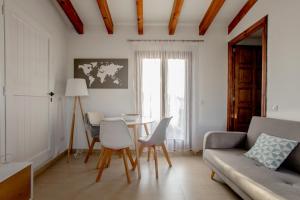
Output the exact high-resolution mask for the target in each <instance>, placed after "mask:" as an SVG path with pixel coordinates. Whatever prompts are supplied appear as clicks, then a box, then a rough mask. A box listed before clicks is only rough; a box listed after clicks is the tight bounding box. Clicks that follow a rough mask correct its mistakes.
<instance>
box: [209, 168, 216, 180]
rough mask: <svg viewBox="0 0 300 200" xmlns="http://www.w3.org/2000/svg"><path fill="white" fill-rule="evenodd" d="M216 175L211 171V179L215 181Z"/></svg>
mask: <svg viewBox="0 0 300 200" xmlns="http://www.w3.org/2000/svg"><path fill="white" fill-rule="evenodd" d="M215 175H216V172H215V171H213V170H211V174H210V179H211V180H214V176H215Z"/></svg>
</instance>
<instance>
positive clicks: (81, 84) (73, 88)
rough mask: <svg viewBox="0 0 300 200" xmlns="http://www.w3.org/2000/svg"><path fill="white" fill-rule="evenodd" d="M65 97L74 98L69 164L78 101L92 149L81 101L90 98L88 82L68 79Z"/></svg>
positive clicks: (87, 138)
mask: <svg viewBox="0 0 300 200" xmlns="http://www.w3.org/2000/svg"><path fill="white" fill-rule="evenodd" d="M65 96H68V97H74V104H73V116H72V123H71V128H70V140H69V147H68V159H67V161H68V162H69V161H70V157H71V153H72V152H73V140H74V129H75V119H76V105H77V101H78V103H79V107H80V111H81V117H82V121H83V125H84V129H85V136H86V140H87V143H88V147H90V141H89V137H88V133H87V131H86V128H85V122H84V112H83V109H82V104H81V100H80V97H81V96H88V89H87V86H86V81H85V80H84V79H79V78H72V79H68V81H67V87H66V94H65Z"/></svg>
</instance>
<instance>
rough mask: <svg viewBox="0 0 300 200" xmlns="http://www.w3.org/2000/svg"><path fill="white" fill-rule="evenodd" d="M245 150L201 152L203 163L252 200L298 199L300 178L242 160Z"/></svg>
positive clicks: (283, 171)
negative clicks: (212, 167) (207, 164)
mask: <svg viewBox="0 0 300 200" xmlns="http://www.w3.org/2000/svg"><path fill="white" fill-rule="evenodd" d="M245 152H246V151H245V150H238V149H227V150H213V149H208V150H205V151H204V159H205V160H206V161H207V162H209V163H210V164H211V165H212V166H214V167H215V168H216V169H217V170H218V171H219V172H220V173H222V174H223V175H224V176H225V177H227V178H228V179H229V180H231V181H232V182H233V183H235V184H236V185H237V186H238V187H239V188H240V189H241V190H243V191H244V192H245V193H246V194H247V195H249V196H250V197H251V198H252V199H257V200H268V199H269V200H271V199H272V200H279V199H280V200H281V199H291V200H294V199H298V198H299V196H300V175H299V174H297V173H295V172H292V171H290V170H287V169H284V168H280V169H279V170H278V171H273V170H269V169H267V168H265V167H264V166H263V165H261V164H260V163H258V162H256V161H255V160H252V159H249V158H247V157H245V156H244V153H245Z"/></svg>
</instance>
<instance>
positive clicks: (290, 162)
mask: <svg viewBox="0 0 300 200" xmlns="http://www.w3.org/2000/svg"><path fill="white" fill-rule="evenodd" d="M261 133H266V134H268V135H272V136H276V137H281V138H286V139H290V140H296V141H298V142H300V122H296V121H287V120H280V119H271V118H264V117H253V118H252V121H251V123H250V126H249V130H248V133H247V140H246V148H247V149H250V148H251V147H252V146H253V145H254V144H255V141H256V139H257V138H258V136H259V135H260V134H261ZM283 164H284V165H285V166H286V167H288V168H289V169H292V170H294V171H297V172H298V173H300V145H299V144H298V146H297V147H296V148H295V149H294V151H293V152H292V153H291V154H290V155H289V157H288V158H287V159H286V161H285V162H284V163H283Z"/></svg>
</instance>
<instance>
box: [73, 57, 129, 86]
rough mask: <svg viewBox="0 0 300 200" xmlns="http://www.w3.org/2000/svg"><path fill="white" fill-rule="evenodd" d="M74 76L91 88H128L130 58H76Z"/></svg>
mask: <svg viewBox="0 0 300 200" xmlns="http://www.w3.org/2000/svg"><path fill="white" fill-rule="evenodd" d="M74 78H83V79H85V80H86V84H87V87H88V88H90V89H97V88H103V89H114V88H115V89H118V88H119V89H126V88H128V59H81V58H77V59H74Z"/></svg>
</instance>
